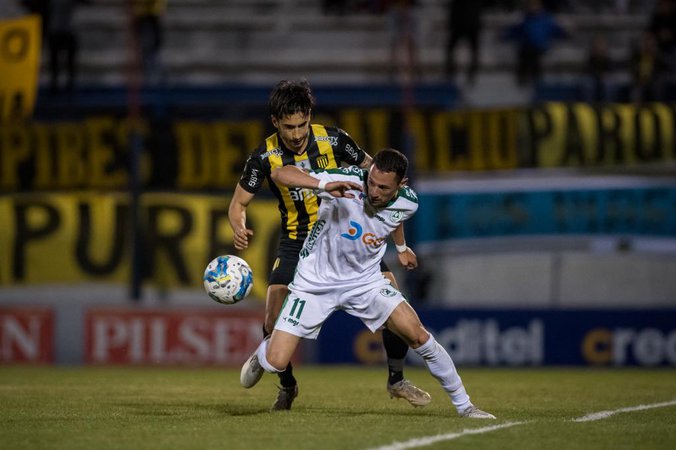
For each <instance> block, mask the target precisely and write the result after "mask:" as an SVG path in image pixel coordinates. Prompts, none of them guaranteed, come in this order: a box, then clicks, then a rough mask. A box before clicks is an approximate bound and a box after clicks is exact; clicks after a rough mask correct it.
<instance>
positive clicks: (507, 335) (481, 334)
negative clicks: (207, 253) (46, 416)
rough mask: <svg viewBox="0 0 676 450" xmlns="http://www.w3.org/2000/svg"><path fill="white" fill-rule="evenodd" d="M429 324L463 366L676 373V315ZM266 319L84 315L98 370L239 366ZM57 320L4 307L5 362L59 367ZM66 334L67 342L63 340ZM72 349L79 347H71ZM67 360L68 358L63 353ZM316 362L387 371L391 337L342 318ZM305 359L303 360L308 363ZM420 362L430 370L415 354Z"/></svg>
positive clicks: (575, 315) (237, 314) (494, 314)
mask: <svg viewBox="0 0 676 450" xmlns="http://www.w3.org/2000/svg"><path fill="white" fill-rule="evenodd" d="M418 313H419V315H420V318H421V320H422V322H423V323H424V324H425V325H426V327H427V328H428V329H429V330H430V331H431V332H432V333H433V334H434V335H435V337H436V339H437V341H438V342H439V343H440V344H441V345H443V346H444V347H445V348H446V349H447V350H448V351H449V352H450V353H451V355H452V356H453V359H454V361H455V363H456V364H458V365H460V366H491V367H494V366H506V367H528V366H545V365H573V366H597V367H621V366H641V367H660V366H670V367H676V310H674V309H669V310H635V311H630V310H603V311H601V310H575V311H573V310H563V311H537V310H518V311H507V310H477V311H470V310H458V311H455V310H428V309H424V308H419V309H418ZM262 320H263V315H262V312H261V311H259V310H258V311H257V310H244V309H236V308H223V309H219V310H216V309H180V310H179V309H175V310H172V309H169V310H166V309H162V310H160V309H150V310H145V309H137V308H92V309H89V310H86V312H85V315H84V317H83V321H84V326H83V327H82V328H80V327H76V329H83V330H84V334H83V335H82V336H76V337H75V339H77V340H81V341H82V342H83V346H82V348H83V349H84V350H83V351H84V355H83V356H82V358H77V359H78V360H81V361H83V362H85V363H88V364H94V365H108V364H124V365H167V366H175V365H196V366H225V367H238V366H240V365H241V364H242V363H243V362H244V361H245V360H246V358H247V357H248V356H249V355H250V354H251V352H253V350H254V349H255V348H256V347H257V345H258V344H259V342H260V339H261V328H260V327H261V323H262ZM55 331H56V328H55V322H54V313H53V311H52V310H50V309H48V308H22V307H14V308H6V307H5V308H0V363H2V364H9V363H40V364H44V363H54V362H58V361H55V359H54V354H55V347H56V346H59V345H61V346H63V345H66V343H59V342H57V341H56V334H55ZM61 336H62V334H61ZM70 344H72V342H71V343H70ZM61 353H63V350H62V352H61ZM312 355H313V358H314V359H312V360H305V361H306V362H309V363H322V364H334V363H335V364H382V363H383V361H384V359H385V355H384V351H383V348H382V339H381V337H380V336H379V335H378V334H377V333H376V334H373V333H371V332H370V331H369V330H368V329H366V327H364V325H363V324H362V323H361V321H359V320H358V319H355V318H353V317H351V316H348V315H347V314H344V313H342V312H338V313H336V314H334V315H332V316H331V317H330V318H329V320H328V321H327V322H326V323H325V325H324V326H323V328H322V331H321V333H320V336H319V339H318V340H317V345H316V347H315V348H314V350H313V352H312ZM297 356H299V359H302V358H303V356H302V355H297ZM408 357H409V359H410V363H411V364H420V365H422V364H423V362H422V360H420V359H418V358H417V357H416V355H415V353H414V352H409V353H408Z"/></svg>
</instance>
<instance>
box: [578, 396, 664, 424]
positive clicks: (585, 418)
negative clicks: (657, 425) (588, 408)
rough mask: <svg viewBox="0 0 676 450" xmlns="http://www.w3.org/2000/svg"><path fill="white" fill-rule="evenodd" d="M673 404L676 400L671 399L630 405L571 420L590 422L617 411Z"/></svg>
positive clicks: (604, 417) (605, 417)
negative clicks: (648, 403)
mask: <svg viewBox="0 0 676 450" xmlns="http://www.w3.org/2000/svg"><path fill="white" fill-rule="evenodd" d="M674 405H676V400H672V401H670V402H662V403H652V404H650V405H638V406H630V407H628V408H620V409H613V410H610V411H599V412H595V413H591V414H587V415H586V416H582V417H578V418H577V419H573V422H592V421H594V420H602V419H607V418H608V417H610V416H613V415H615V414H617V413H623V412H632V411H643V410H644V409H653V408H664V407H665V406H674Z"/></svg>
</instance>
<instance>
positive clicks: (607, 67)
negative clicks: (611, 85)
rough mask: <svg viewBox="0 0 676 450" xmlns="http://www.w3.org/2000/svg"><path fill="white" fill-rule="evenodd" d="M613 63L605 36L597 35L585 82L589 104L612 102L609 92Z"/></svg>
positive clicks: (592, 45)
mask: <svg viewBox="0 0 676 450" xmlns="http://www.w3.org/2000/svg"><path fill="white" fill-rule="evenodd" d="M612 66H613V63H612V61H611V59H610V54H609V53H608V42H607V41H606V39H605V37H604V36H601V35H596V36H594V39H593V40H592V42H591V45H590V47H589V53H588V55H587V66H586V73H585V80H584V90H585V92H584V94H585V95H584V97H585V101H588V102H605V101H608V100H610V98H609V92H608V76H609V74H610V71H611V69H612Z"/></svg>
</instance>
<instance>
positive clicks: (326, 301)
mask: <svg viewBox="0 0 676 450" xmlns="http://www.w3.org/2000/svg"><path fill="white" fill-rule="evenodd" d="M407 170H408V161H407V159H406V157H405V156H404V155H403V154H402V153H400V152H398V151H397V150H393V149H385V150H381V151H380V152H379V153H377V154H376V156H375V157H374V158H373V162H372V164H371V167H370V168H369V170H364V169H360V168H358V167H356V166H350V167H346V168H341V169H332V170H325V171H321V170H318V171H311V172H305V171H303V170H302V169H300V168H297V167H295V166H290V165H289V166H284V167H282V168H279V169H276V170H274V171H273V173H272V179H273V180H274V181H275V183H277V184H281V185H285V186H293V187H297V188H304V189H312V190H315V191H317V193H318V195H320V196H321V198H322V202H321V205H320V209H319V213H318V217H317V221H316V223H315V225H314V227H313V228H312V231H311V232H310V234H309V235H308V237H307V238H306V239H305V243H304V246H303V249H302V250H301V252H300V261H299V263H298V267H297V270H296V274H295V276H294V279H293V282H292V283H291V284H290V285H289V295H288V296H287V298H286V300H285V302H284V305H283V306H282V310H281V312H280V314H279V318H278V320H277V323H276V324H275V329H274V331H273V333H272V335H271V337H270V339H265V340H263V342H261V344H260V345H259V347H258V349H257V350H256V351H255V352H254V353H253V354H252V355H251V356H250V357H249V359H248V360H247V361H246V363H245V364H244V366H243V367H242V372H241V374H240V382H241V384H242V386H244V387H245V388H250V387H253V386H254V385H255V384H256V383H258V381H259V380H260V379H261V377H262V375H263V372H265V371H267V372H271V373H276V372H280V371H282V370H284V369H285V368H286V366H287V364H288V363H289V361H290V360H291V356H292V355H293V352H294V351H295V349H296V347H297V346H298V343H299V341H300V339H301V338H306V339H316V338H317V335H318V334H319V331H320V329H321V327H322V324H323V323H324V321H325V320H326V319H327V318H328V317H329V316H330V315H331V313H333V312H334V311H336V310H343V311H345V312H347V313H348V314H350V315H353V316H356V317H359V318H360V319H361V320H362V322H364V324H365V325H366V326H367V327H368V328H369V329H370V330H371V331H372V332H375V331H376V330H378V329H379V328H380V327H382V326H386V327H387V328H388V329H390V330H391V331H393V332H394V333H396V334H397V335H398V336H400V337H401V338H402V339H403V340H404V341H405V342H406V343H407V344H408V345H409V346H410V347H411V348H412V349H413V350H414V351H415V352H416V353H418V354H419V355H420V356H421V357H422V358H423V360H424V361H425V364H426V365H427V368H428V370H429V371H430V373H431V374H432V376H434V377H435V378H436V379H437V380H438V381H439V383H440V384H441V386H442V388H443V389H444V390H445V391H446V392H447V394H448V396H449V397H450V399H451V402H452V403H453V405H454V406H455V408H456V410H457V412H458V414H459V415H460V416H463V417H469V418H476V419H495V416H493V415H492V414H490V413H487V412H485V411H482V410H480V409H479V408H477V407H476V406H474V405H473V404H472V402H471V401H470V398H469V395H467V392H466V391H465V387H464V386H463V383H462V380H461V379H460V376H459V375H458V372H457V370H456V368H455V365H454V364H453V360H452V359H451V357H450V355H449V354H448V352H446V350H445V349H444V348H443V347H442V346H441V345H439V344H438V343H437V341H436V340H435V339H434V336H432V335H431V334H430V333H429V332H428V331H427V330H426V329H425V328H424V327H423V325H422V323H420V319H419V318H418V315H417V314H416V312H415V311H414V310H413V308H412V307H411V306H410V305H409V304H408V302H406V300H405V299H404V297H403V295H402V294H401V293H400V292H399V291H398V290H396V289H395V288H394V287H392V285H391V284H390V283H389V282H388V281H387V279H386V278H385V277H384V276H383V275H382V273H381V271H380V266H379V264H380V260H381V259H382V258H383V256H384V254H385V251H386V248H387V239H388V237H389V236H390V235H392V237H393V239H394V242H395V245H396V247H397V252H398V253H399V261H400V262H401V263H402V264H403V265H404V266H406V267H407V268H409V269H411V268H414V267H415V266H417V259H416V256H415V254H414V253H413V251H412V250H411V249H409V248H408V247H406V244H405V242H404V236H403V232H402V224H403V222H404V221H405V220H406V219H408V218H410V217H411V216H412V215H413V214H414V213H415V212H416V210H417V209H418V199H417V197H416V195H415V192H413V190H412V189H411V188H409V187H408V186H406V181H407V178H406V171H407Z"/></svg>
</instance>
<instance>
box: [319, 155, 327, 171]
mask: <svg viewBox="0 0 676 450" xmlns="http://www.w3.org/2000/svg"><path fill="white" fill-rule="evenodd" d="M317 165H318V166H319V167H320V168H322V169H326V168H327V167H328V165H329V157H328V156H327V155H321V156H318V157H317Z"/></svg>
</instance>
